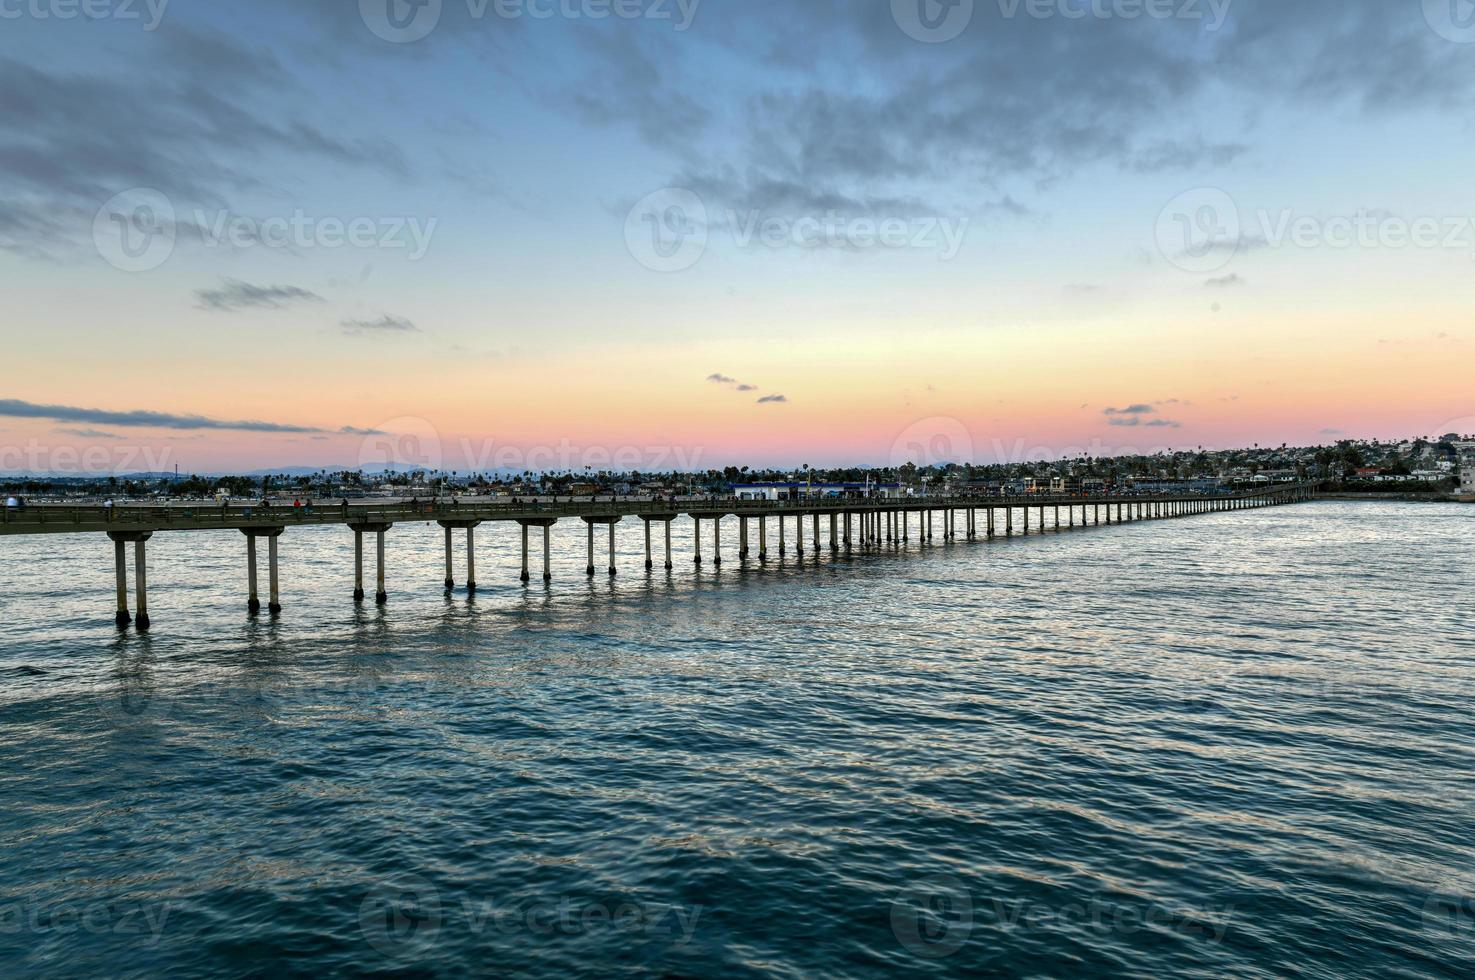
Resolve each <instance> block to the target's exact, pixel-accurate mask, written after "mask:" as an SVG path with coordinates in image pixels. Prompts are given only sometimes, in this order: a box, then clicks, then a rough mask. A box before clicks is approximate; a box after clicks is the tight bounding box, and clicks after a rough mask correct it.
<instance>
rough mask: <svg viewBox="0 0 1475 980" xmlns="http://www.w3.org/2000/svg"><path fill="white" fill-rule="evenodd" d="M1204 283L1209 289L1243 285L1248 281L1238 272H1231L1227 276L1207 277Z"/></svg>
mask: <svg viewBox="0 0 1475 980" xmlns="http://www.w3.org/2000/svg"><path fill="white" fill-rule="evenodd" d="M1204 285H1205V286H1208V287H1209V288H1210V289H1229V288H1230V287H1232V286H1244V285H1248V283H1247V282H1246V280H1245V278H1244V276H1241V275H1240V274H1239V273H1238V272H1231V273H1230V274H1229V275H1227V276H1218V277H1216V278H1214V279H1209V280H1207V281H1205V282H1204Z"/></svg>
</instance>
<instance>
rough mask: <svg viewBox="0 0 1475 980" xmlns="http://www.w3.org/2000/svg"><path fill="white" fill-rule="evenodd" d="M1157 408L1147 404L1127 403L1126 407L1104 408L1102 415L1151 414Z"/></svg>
mask: <svg viewBox="0 0 1475 980" xmlns="http://www.w3.org/2000/svg"><path fill="white" fill-rule="evenodd" d="M1156 411H1157V409H1155V408H1153V407H1152V406H1151V405H1148V404H1137V405H1128V406H1127V407H1126V408H1104V409H1102V410H1101V414H1102V415H1151V414H1152V413H1153V412H1156Z"/></svg>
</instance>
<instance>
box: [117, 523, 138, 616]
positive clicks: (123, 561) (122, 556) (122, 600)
mask: <svg viewBox="0 0 1475 980" xmlns="http://www.w3.org/2000/svg"><path fill="white" fill-rule="evenodd" d="M113 571H114V574H116V576H117V579H118V614H117V615H116V616H114V617H113V621H114V622H115V623H117V624H118V625H119V626H127V625H128V624H129V623H131V622H133V617H132V616H130V615H128V550H127V548H125V547H124V545H123V539H122V538H114V539H113Z"/></svg>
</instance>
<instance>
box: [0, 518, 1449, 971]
mask: <svg viewBox="0 0 1475 980" xmlns="http://www.w3.org/2000/svg"><path fill="white" fill-rule="evenodd" d="M960 526H961V524H960ZM690 530H691V529H690V525H689V524H678V525H677V528H676V545H677V548H678V554H677V556H676V568H675V570H674V571H672V572H670V573H668V572H666V571H664V570H660V569H658V570H657V571H656V572H654V573H650V574H647V573H646V572H645V571H644V570H643V568H642V565H643V554H642V553H641V548H642V540H641V535H640V532H639V530H638V525H637V526H630V525H626V526H623V527H622V528H621V530H620V548H621V557H620V560H619V563H620V567H621V574H620V575H619V576H618V577H617V578H616V579H615V580H614V581H611V580H610V579H609V578H608V577H607V576H606V575H604V574H603V573H602V572H601V574H600V575H599V576H598V577H596V578H595V579H594V580H593V581H592V582H591V581H588V580H586V579H585V577H584V575H583V566H584V563H585V558H584V542H583V537H582V531H581V530H580V529H577V528H575V527H574V526H572V525H567V526H562V527H560V528H558V529H557V530H556V532H555V537H554V541H555V549H556V551H557V556H558V557H557V561H556V562H555V581H554V582H553V584H552V585H551V586H549V587H545V586H544V585H543V584H542V583H541V582H535V583H534V584H533V585H532V586H529V587H524V586H523V585H522V584H521V583H519V582H518V581H517V573H518V558H517V555H516V553H515V551H514V548H515V541H516V534H515V532H514V531H512V530H510V529H506V528H494V527H483V528H482V529H481V531H480V532H479V540H478V562H477V564H478V568H477V571H478V579H479V581H480V585H481V589H480V592H479V593H478V594H477V595H476V596H475V598H474V599H473V598H468V597H467V596H466V595H465V593H464V591H461V590H457V591H456V592H454V593H452V594H451V595H449V596H446V595H445V594H443V591H442V588H441V579H442V577H443V571H442V552H441V540H442V539H441V536H440V531H439V529H438V528H434V527H426V526H418V525H417V526H400V527H397V528H395V529H394V530H393V531H392V532H391V534H390V537H389V545H390V573H389V591H390V594H391V598H390V604H389V606H388V607H387V608H385V609H383V610H379V609H376V608H374V606H373V605H372V603H371V604H369V605H368V606H363V607H355V606H354V605H353V604H352V602H351V601H350V593H351V590H352V567H351V561H352V537H351V535H349V534H348V533H347V532H346V531H343V530H341V529H331V528H328V529H305V530H302V529H293V530H291V531H289V532H288V533H287V535H286V536H285V537H284V538H283V539H282V579H283V588H282V592H283V595H282V599H283V603H284V605H285V607H286V608H285V611H284V613H283V614H282V615H281V616H280V617H279V618H276V619H273V618H272V617H269V616H265V615H263V616H260V617H257V618H254V619H253V618H251V617H248V616H247V614H246V611H245V608H244V607H245V571H244V550H245V549H244V539H243V538H242V537H241V536H240V535H239V534H227V533H218V534H217V533H201V534H186V533H177V534H160V535H157V536H156V537H155V538H154V540H153V541H152V542H151V543H150V548H149V565H150V567H149V580H150V581H149V585H150V597H149V598H150V613H151V615H152V619H153V629H152V631H151V632H150V633H148V634H147V635H139V634H138V633H137V632H135V631H133V630H131V629H130V630H125V631H121V632H120V631H118V630H116V629H115V628H114V627H113V625H112V612H113V597H112V585H113V583H112V551H111V545H110V544H109V543H108V542H107V541H106V540H105V539H98V538H80V537H78V538H5V539H0V842H3V848H0V976H4V977H29V976H65V977H88V976H99V977H102V976H106V977H125V976H139V977H143V976H158V975H162V974H164V973H165V971H171V972H172V973H174V974H177V975H181V976H208V977H237V976H260V975H267V974H270V975H275V976H295V975H314V976H326V975H334V974H343V975H364V974H369V975H373V974H379V975H401V976H403V975H411V976H415V975H422V976H453V975H463V974H475V975H548V976H573V977H581V976H589V977H594V976H608V975H611V974H616V975H626V976H724V977H726V976H731V977H794V978H799V977H806V978H807V977H825V976H833V977H841V976H844V977H880V976H891V975H908V976H977V975H989V974H992V975H1028V976H1057V977H1063V976H1071V977H1074V976H1088V975H1121V976H1202V977H1223V976H1236V977H1272V976H1284V975H1290V974H1294V975H1298V976H1308V977H1347V976H1366V977H1440V976H1450V977H1453V976H1470V975H1472V973H1475V840H1472V831H1475V716H1472V693H1475V627H1472V622H1471V596H1472V595H1475V508H1470V507H1463V508H1462V507H1459V506H1456V505H1450V506H1434V505H1415V504H1408V505H1405V504H1377V503H1368V504H1363V503H1341V502H1336V503H1333V502H1325V503H1312V504H1303V505H1297V506H1291V507H1282V508H1275V509H1267V510H1260V511H1249V512H1237V513H1229V514H1218V515H1206V516H1200V517H1193V518H1185V519H1181V520H1172V521H1155V522H1143V523H1138V524H1132V525H1127V526H1113V527H1110V528H1108V527H1101V528H1091V529H1087V530H1076V531H1074V532H1066V533H1061V534H1058V535H1057V534H1047V535H1045V536H1031V537H1029V538H1027V539H1026V538H1016V539H1014V540H1010V541H1005V540H995V541H993V542H984V541H977V542H967V541H962V540H960V541H957V542H949V543H944V542H942V540H941V538H940V527H939V530H938V534H939V537H937V538H936V539H934V541H933V542H932V543H931V544H929V545H925V546H924V545H921V544H919V543H918V542H917V541H916V540H915V530H914V538H913V540H912V542H911V543H910V544H909V545H908V546H906V547H904V548H893V547H882V548H879V549H876V550H873V551H864V552H862V551H857V552H856V553H854V554H853V555H850V556H848V557H847V556H843V555H842V556H839V557H833V556H831V555H829V554H828V553H824V554H822V555H819V556H815V555H814V554H813V553H812V552H811V551H810V550H809V549H806V554H805V556H804V558H803V560H802V562H801V561H799V560H797V559H796V558H795V556H794V555H793V553H792V550H791V552H790V554H789V556H788V557H787V558H785V559H784V560H782V561H780V560H779V559H778V557H777V555H776V554H774V555H772V556H771V558H770V560H769V561H768V562H767V563H766V564H760V563H759V562H757V561H756V560H749V561H748V562H746V563H739V562H738V561H737V560H736V555H735V554H734V552H733V549H734V547H735V545H736V542H737V534H736V528H735V525H732V524H730V525H729V526H728V528H727V529H726V530H725V531H724V534H723V544H724V548H725V550H726V552H727V553H726V555H725V558H726V563H725V564H724V565H723V567H722V568H721V570H720V571H719V570H716V569H714V568H712V566H711V565H710V564H709V565H707V566H705V567H704V568H702V569H701V570H697V569H695V568H693V567H692V565H691V563H690V548H691V533H690ZM770 536H771V540H772V541H773V542H774V543H775V544H776V532H775V531H774V530H773V529H772V527H770ZM604 547H605V545H604V541H603V539H602V538H601V539H600V542H599V548H598V549H597V558H596V561H597V564H599V565H600V567H601V570H602V568H603V565H604V560H603V557H602V556H603V553H604ZM459 548H460V544H459V539H458V556H457V563H458V570H457V577H458V580H459V579H460V578H461V577H462V575H463V573H462V572H461V571H460V568H459V565H460V562H461V560H462V559H461V556H460V554H459ZM790 548H791V549H792V526H791V538H790ZM710 549H711V543H710V537H708V538H707V540H705V541H704V542H703V550H704V552H705V553H707V555H708V556H709V558H710ZM263 562H264V556H263ZM534 565H535V568H536V566H537V558H536V552H535V558H534ZM264 581H265V579H264V573H263V587H264Z"/></svg>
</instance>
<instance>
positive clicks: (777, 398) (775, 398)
mask: <svg viewBox="0 0 1475 980" xmlns="http://www.w3.org/2000/svg"><path fill="white" fill-rule="evenodd" d="M788 400H789V399H788V397H787V396H785V395H764V396H763V397H762V398H760V399H758V404H760V405H780V404H787V403H788Z"/></svg>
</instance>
